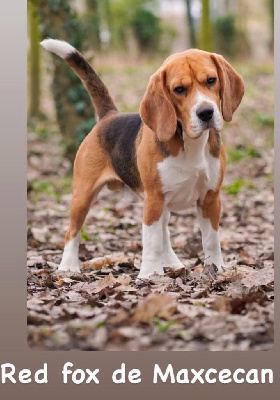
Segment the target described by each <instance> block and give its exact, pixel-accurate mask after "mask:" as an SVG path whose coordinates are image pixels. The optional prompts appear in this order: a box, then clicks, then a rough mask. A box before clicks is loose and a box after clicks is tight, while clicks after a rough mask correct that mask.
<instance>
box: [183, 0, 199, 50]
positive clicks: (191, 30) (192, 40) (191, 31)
mask: <svg viewBox="0 0 280 400" xmlns="http://www.w3.org/2000/svg"><path fill="white" fill-rule="evenodd" d="M186 6H187V23H188V28H189V38H190V44H191V47H192V48H195V47H196V46H197V44H196V34H195V26H194V19H193V16H192V11H191V10H192V1H191V0H186Z"/></svg>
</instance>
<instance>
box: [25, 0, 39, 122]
mask: <svg viewBox="0 0 280 400" xmlns="http://www.w3.org/2000/svg"><path fill="white" fill-rule="evenodd" d="M28 25H29V26H28V28H29V39H30V49H29V66H30V73H29V115H30V117H38V116H39V114H40V77H41V74H40V44H39V43H40V32H39V29H38V15H37V8H36V5H35V4H34V3H33V2H28Z"/></svg>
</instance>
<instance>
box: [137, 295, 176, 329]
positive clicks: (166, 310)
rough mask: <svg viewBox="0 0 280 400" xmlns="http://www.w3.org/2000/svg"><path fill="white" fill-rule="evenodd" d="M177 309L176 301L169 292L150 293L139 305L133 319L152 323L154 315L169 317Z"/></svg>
mask: <svg viewBox="0 0 280 400" xmlns="http://www.w3.org/2000/svg"><path fill="white" fill-rule="evenodd" d="M175 311H176V301H175V299H174V298H173V297H171V296H170V295H169V294H150V295H148V296H147V298H146V299H145V300H143V301H142V302H141V303H140V304H139V305H138V306H137V307H136V310H135V312H134V315H133V321H137V322H146V323H151V322H152V321H153V319H154V317H159V318H164V319H167V320H168V319H169V318H170V317H171V316H172V315H173V314H174V312H175Z"/></svg>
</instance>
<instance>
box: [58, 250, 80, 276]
mask: <svg viewBox="0 0 280 400" xmlns="http://www.w3.org/2000/svg"><path fill="white" fill-rule="evenodd" d="M58 271H65V272H68V271H69V272H77V273H80V272H81V271H80V265H79V259H78V257H72V256H71V255H70V254H67V252H64V253H63V256H62V260H61V263H60V265H59V267H58Z"/></svg>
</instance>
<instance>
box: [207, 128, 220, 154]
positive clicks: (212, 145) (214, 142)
mask: <svg viewBox="0 0 280 400" xmlns="http://www.w3.org/2000/svg"><path fill="white" fill-rule="evenodd" d="M208 145H209V152H210V154H211V155H212V156H213V157H215V158H218V157H219V156H220V148H221V134H220V132H216V131H214V129H210V132H209V138H208Z"/></svg>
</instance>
